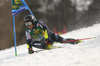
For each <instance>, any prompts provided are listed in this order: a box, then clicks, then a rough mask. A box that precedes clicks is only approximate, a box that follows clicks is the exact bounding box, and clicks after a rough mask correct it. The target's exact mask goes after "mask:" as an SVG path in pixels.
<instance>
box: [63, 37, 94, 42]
mask: <svg viewBox="0 0 100 66" xmlns="http://www.w3.org/2000/svg"><path fill="white" fill-rule="evenodd" d="M95 38H96V37H92V38H83V39H75V40H68V41H63V42H73V41H79V40H88V39H95Z"/></svg>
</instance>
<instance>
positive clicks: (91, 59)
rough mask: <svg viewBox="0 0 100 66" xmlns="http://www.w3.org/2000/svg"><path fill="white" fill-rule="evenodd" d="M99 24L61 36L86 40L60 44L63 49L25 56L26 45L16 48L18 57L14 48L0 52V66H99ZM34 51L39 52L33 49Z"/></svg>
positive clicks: (57, 44)
mask: <svg viewBox="0 0 100 66" xmlns="http://www.w3.org/2000/svg"><path fill="white" fill-rule="evenodd" d="M99 29H100V24H95V25H93V26H92V27H88V28H83V29H79V30H75V31H72V32H69V33H67V34H64V35H62V36H63V37H65V38H88V37H94V36H95V37H97V38H96V39H90V40H86V41H84V42H83V43H80V44H78V45H71V44H60V43H56V44H54V45H56V46H62V47H63V48H59V49H52V50H46V51H42V52H39V53H34V54H31V55H29V54H27V47H26V44H24V45H21V46H18V47H17V52H18V56H17V57H15V56H14V47H12V48H10V49H5V50H2V51H0V66H100V30H99ZM34 50H39V49H37V48H34Z"/></svg>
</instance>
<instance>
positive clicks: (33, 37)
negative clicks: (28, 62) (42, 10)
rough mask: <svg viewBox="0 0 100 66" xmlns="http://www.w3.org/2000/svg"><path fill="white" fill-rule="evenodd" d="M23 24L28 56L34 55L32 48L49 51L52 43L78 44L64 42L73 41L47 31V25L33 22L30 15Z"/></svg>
mask: <svg viewBox="0 0 100 66" xmlns="http://www.w3.org/2000/svg"><path fill="white" fill-rule="evenodd" d="M24 22H25V25H26V27H27V29H26V32H25V33H26V38H27V48H28V53H29V54H32V53H34V50H33V49H32V46H33V47H37V48H40V49H51V48H52V46H53V43H54V42H60V43H70V44H76V42H79V41H73V42H64V41H68V40H74V39H71V38H68V39H64V38H63V37H61V36H59V35H57V34H55V33H53V32H52V31H50V30H49V29H48V27H47V25H46V24H45V23H44V22H43V21H41V20H34V17H33V16H32V15H27V16H26V17H25V18H24Z"/></svg>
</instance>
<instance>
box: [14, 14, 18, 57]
mask: <svg viewBox="0 0 100 66" xmlns="http://www.w3.org/2000/svg"><path fill="white" fill-rule="evenodd" d="M13 30H14V44H15V56H17V48H16V30H15V18H14V16H13Z"/></svg>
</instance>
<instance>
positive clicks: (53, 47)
mask: <svg viewBox="0 0 100 66" xmlns="http://www.w3.org/2000/svg"><path fill="white" fill-rule="evenodd" d="M57 48H62V47H60V46H54V45H53V46H52V47H51V49H41V50H35V51H34V52H35V53H39V52H41V51H45V50H52V49H57Z"/></svg>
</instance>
